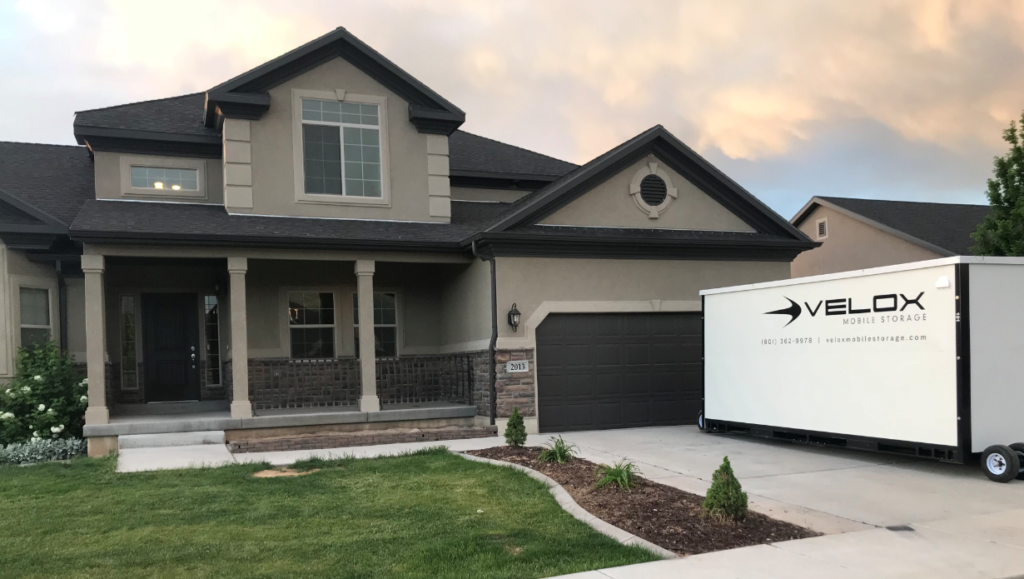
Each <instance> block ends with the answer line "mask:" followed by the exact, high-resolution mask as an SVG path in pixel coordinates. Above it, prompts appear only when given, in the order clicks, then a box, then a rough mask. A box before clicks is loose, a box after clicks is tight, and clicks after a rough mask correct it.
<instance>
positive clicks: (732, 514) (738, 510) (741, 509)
mask: <svg viewBox="0 0 1024 579" xmlns="http://www.w3.org/2000/svg"><path fill="white" fill-rule="evenodd" d="M701 506H702V507H703V509H704V512H705V513H707V514H709V515H713V516H716V517H722V518H730V519H742V518H744V517H746V516H747V493H745V492H743V487H742V486H740V481H739V479H737V478H736V475H735V474H733V472H732V465H731V464H729V457H728V456H727V457H725V458H724V459H723V460H722V466H720V467H718V470H716V471H715V474H713V475H712V476H711V488H709V489H708V494H707V495H706V496H705V497H704V503H703V504H702V505H701Z"/></svg>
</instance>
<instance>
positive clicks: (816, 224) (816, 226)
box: [814, 217, 828, 239]
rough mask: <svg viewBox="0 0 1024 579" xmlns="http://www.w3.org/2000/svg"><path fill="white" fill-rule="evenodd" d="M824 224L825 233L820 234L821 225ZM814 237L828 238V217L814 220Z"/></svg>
mask: <svg viewBox="0 0 1024 579" xmlns="http://www.w3.org/2000/svg"><path fill="white" fill-rule="evenodd" d="M822 224H824V225H825V235H822V234H821V226H822ZM814 237H815V239H828V217H823V218H822V219H819V220H817V221H815V222H814Z"/></svg>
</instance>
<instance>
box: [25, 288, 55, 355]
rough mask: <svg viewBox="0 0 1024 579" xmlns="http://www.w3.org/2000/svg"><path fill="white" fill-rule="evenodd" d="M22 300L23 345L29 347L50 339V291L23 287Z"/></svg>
mask: <svg viewBox="0 0 1024 579" xmlns="http://www.w3.org/2000/svg"><path fill="white" fill-rule="evenodd" d="M19 296H20V300H21V346H22V347H23V348H27V347H29V346H36V345H39V344H42V343H44V342H46V341H47V340H49V339H50V291H49V290H45V289H39V288H29V287H23V288H21V291H20V292H19Z"/></svg>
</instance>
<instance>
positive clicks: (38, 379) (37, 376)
mask: <svg viewBox="0 0 1024 579" xmlns="http://www.w3.org/2000/svg"><path fill="white" fill-rule="evenodd" d="M32 379H33V380H35V381H36V382H42V381H43V377H42V376H40V375H39V374H36V375H35V376H33V377H32Z"/></svg>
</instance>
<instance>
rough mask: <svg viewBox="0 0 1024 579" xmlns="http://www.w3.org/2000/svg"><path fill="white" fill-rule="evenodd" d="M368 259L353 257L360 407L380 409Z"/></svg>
mask: <svg viewBox="0 0 1024 579" xmlns="http://www.w3.org/2000/svg"><path fill="white" fill-rule="evenodd" d="M374 270H375V264H374V262H373V260H371V259H359V260H356V289H357V291H358V292H359V293H358V295H359V298H358V299H359V304H358V309H359V369H360V375H361V377H362V379H361V382H362V386H363V393H362V396H360V397H359V410H360V411H362V412H380V398H378V397H377V348H376V344H375V342H376V340H375V339H374V337H373V272H374Z"/></svg>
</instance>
